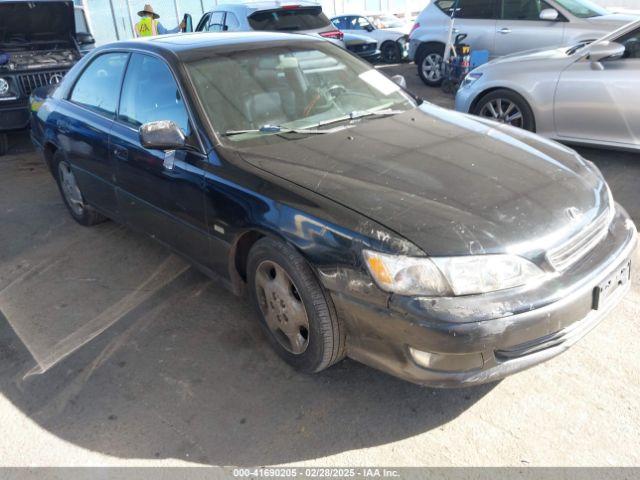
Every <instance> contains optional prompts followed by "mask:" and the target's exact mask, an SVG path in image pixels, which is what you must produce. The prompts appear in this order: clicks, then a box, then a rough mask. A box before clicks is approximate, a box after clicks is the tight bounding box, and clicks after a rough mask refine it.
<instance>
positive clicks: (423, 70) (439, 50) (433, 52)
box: [416, 43, 444, 87]
mask: <svg viewBox="0 0 640 480" xmlns="http://www.w3.org/2000/svg"><path fill="white" fill-rule="evenodd" d="M443 58H444V45H442V44H441V43H431V44H427V45H425V46H423V47H422V48H421V49H420V54H419V56H418V57H417V62H416V63H417V65H418V75H420V78H421V79H422V81H423V82H424V83H425V85H427V86H429V87H439V86H440V84H441V83H442V61H443Z"/></svg>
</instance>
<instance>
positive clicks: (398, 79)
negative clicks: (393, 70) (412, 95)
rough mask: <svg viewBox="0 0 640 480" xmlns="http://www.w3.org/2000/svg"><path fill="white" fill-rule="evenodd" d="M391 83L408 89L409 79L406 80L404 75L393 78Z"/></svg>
mask: <svg viewBox="0 0 640 480" xmlns="http://www.w3.org/2000/svg"><path fill="white" fill-rule="evenodd" d="M391 81H392V82H393V83H395V84H397V85H400V86H401V87H402V88H407V79H406V78H404V75H394V76H393V77H391Z"/></svg>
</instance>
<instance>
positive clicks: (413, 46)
mask: <svg viewBox="0 0 640 480" xmlns="http://www.w3.org/2000/svg"><path fill="white" fill-rule="evenodd" d="M419 46H420V41H419V40H414V39H411V38H410V39H409V46H408V47H407V58H408V59H409V60H410V61H412V62H414V61H415V60H416V52H417V51H418V47H419Z"/></svg>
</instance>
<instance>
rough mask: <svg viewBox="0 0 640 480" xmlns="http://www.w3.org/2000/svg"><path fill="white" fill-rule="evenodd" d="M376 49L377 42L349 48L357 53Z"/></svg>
mask: <svg viewBox="0 0 640 480" xmlns="http://www.w3.org/2000/svg"><path fill="white" fill-rule="evenodd" d="M375 49H376V44H375V43H364V44H362V45H354V46H353V47H350V48H349V50H351V51H353V52H356V53H365V52H369V51H374V50H375Z"/></svg>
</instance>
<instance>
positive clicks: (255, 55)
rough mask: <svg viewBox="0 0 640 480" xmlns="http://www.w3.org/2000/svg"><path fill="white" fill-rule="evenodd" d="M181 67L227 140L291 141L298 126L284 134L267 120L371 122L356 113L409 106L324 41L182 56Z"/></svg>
mask: <svg viewBox="0 0 640 480" xmlns="http://www.w3.org/2000/svg"><path fill="white" fill-rule="evenodd" d="M187 70H188V72H189V75H190V77H191V80H192V83H193V84H194V87H195V90H196V94H197V96H198V97H199V99H200V102H201V104H202V105H203V107H204V110H205V112H206V114H207V116H208V118H209V120H210V123H211V124H212V126H213V128H214V130H215V131H216V132H217V133H218V135H219V136H220V137H221V138H222V139H223V141H228V142H231V143H237V142H244V141H252V142H254V141H255V142H278V141H286V140H295V139H296V138H303V137H304V133H303V134H302V135H298V137H287V138H284V136H283V135H280V134H278V132H274V131H273V130H274V128H273V127H274V126H275V127H279V128H280V129H305V128H308V129H312V128H316V129H317V128H324V127H323V125H331V126H335V125H338V126H339V125H340V123H341V122H345V121H350V120H351V119H352V118H354V117H361V118H362V121H375V119H376V118H381V116H380V115H371V116H366V115H365V116H363V114H367V113H369V114H372V113H375V112H378V113H379V112H385V111H386V112H395V113H397V112H398V111H406V110H409V109H412V108H414V107H415V105H416V104H415V101H414V100H413V98H412V97H411V96H410V95H408V94H407V93H405V92H404V91H403V90H401V89H400V88H399V87H398V85H396V84H395V83H394V82H392V81H391V80H389V79H388V78H387V77H386V76H384V75H383V74H381V73H379V72H378V71H377V70H375V69H373V68H371V66H370V65H368V64H366V63H364V62H362V61H360V60H358V59H357V58H354V57H353V56H352V55H350V54H349V53H348V52H346V51H344V50H341V49H338V48H335V47H334V46H333V45H327V44H325V43H318V44H316V43H313V44H312V45H311V46H287V47H284V46H283V47H272V48H264V49H254V50H248V51H237V52H226V53H217V54H215V55H210V56H209V57H207V58H204V59H202V60H197V61H194V62H192V63H188V64H187ZM318 124H321V125H322V126H320V127H317V125H318ZM314 126H316V127H314ZM247 130H248V131H247ZM276 130H277V128H276ZM239 132H243V133H239ZM329 135H330V134H329Z"/></svg>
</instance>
